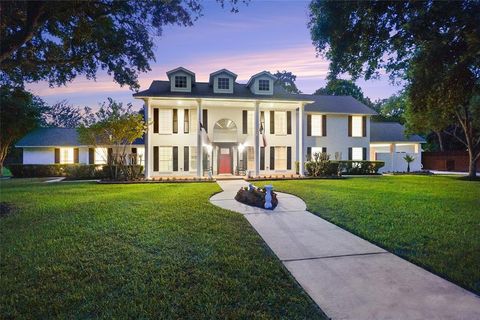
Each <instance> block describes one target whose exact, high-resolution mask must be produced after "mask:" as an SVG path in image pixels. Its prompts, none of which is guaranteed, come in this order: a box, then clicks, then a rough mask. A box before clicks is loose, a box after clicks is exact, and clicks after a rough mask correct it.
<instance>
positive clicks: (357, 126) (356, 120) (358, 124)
mask: <svg viewBox="0 0 480 320" xmlns="http://www.w3.org/2000/svg"><path fill="white" fill-rule="evenodd" d="M352 137H363V117H362V116H352Z"/></svg>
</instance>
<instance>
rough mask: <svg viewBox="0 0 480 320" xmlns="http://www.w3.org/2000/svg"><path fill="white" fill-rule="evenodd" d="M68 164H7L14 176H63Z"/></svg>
mask: <svg viewBox="0 0 480 320" xmlns="http://www.w3.org/2000/svg"><path fill="white" fill-rule="evenodd" d="M66 166H69V165H68V164H9V165H7V168H8V169H9V170H10V172H11V173H12V175H13V177H14V178H42V177H64V176H65V175H66V173H65V167H66Z"/></svg>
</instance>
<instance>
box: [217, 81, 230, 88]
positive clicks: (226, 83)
mask: <svg viewBox="0 0 480 320" xmlns="http://www.w3.org/2000/svg"><path fill="white" fill-rule="evenodd" d="M218 89H221V90H230V79H229V78H218Z"/></svg>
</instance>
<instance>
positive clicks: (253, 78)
mask: <svg viewBox="0 0 480 320" xmlns="http://www.w3.org/2000/svg"><path fill="white" fill-rule="evenodd" d="M261 76H266V77H269V78H271V79H272V80H273V81H275V80H277V77H275V76H274V75H273V74H271V73H270V72H268V71H262V72H259V73H257V74H254V75H253V76H251V77H250V80H248V82H247V88H248V87H250V86H251V85H252V84H253V83H254V82H255V78H258V77H261Z"/></svg>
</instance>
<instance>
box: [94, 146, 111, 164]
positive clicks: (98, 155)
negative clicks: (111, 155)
mask: <svg viewBox="0 0 480 320" xmlns="http://www.w3.org/2000/svg"><path fill="white" fill-rule="evenodd" d="M107 159H108V149H107V148H95V164H107Z"/></svg>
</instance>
